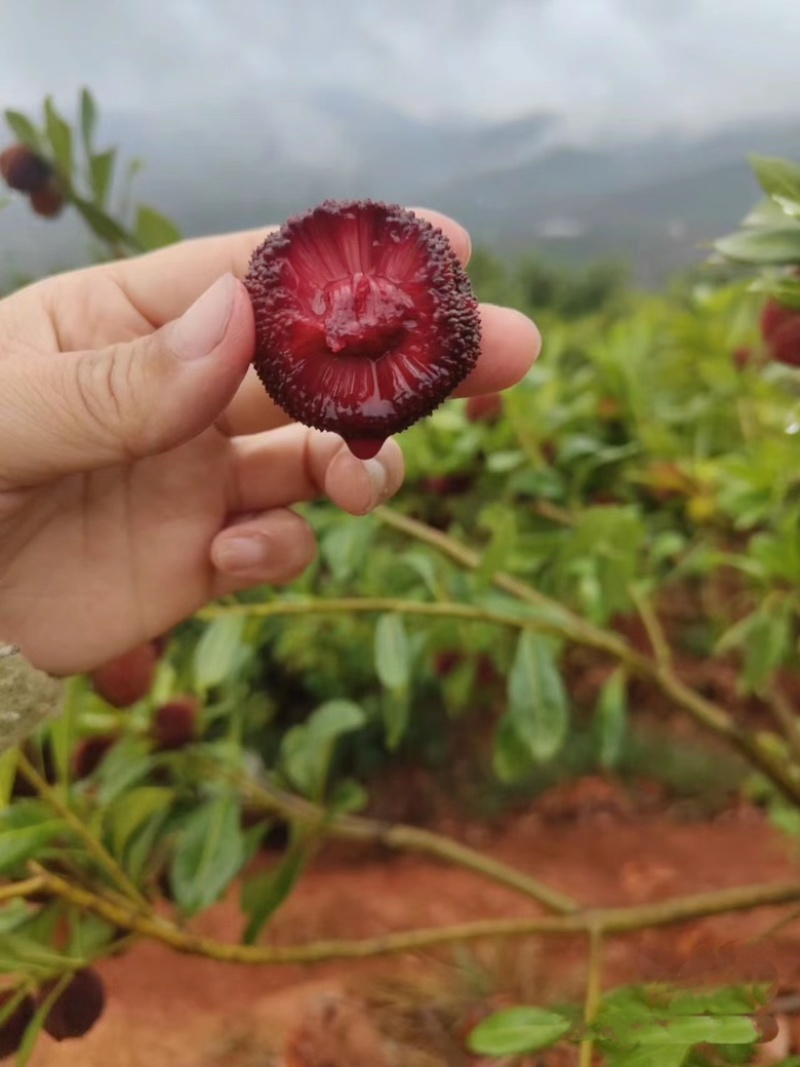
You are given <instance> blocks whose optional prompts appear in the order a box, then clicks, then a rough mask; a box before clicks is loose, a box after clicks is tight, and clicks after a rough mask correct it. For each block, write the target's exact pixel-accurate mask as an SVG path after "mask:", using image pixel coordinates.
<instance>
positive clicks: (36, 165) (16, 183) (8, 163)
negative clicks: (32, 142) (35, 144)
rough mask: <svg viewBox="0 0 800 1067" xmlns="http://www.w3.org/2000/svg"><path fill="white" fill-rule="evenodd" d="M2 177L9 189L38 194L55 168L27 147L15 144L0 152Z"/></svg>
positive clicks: (0, 172)
mask: <svg viewBox="0 0 800 1067" xmlns="http://www.w3.org/2000/svg"><path fill="white" fill-rule="evenodd" d="M0 175H2V177H3V180H4V181H5V183H6V185H7V186H8V187H9V189H15V190H16V191H17V192H19V193H38V192H40V191H41V190H42V189H44V188H45V186H46V185H47V183H48V182H49V181H50V178H51V177H52V175H53V168H52V167H51V166H50V164H49V163H48V162H47V160H46V159H42V157H41V156H37V154H36V153H35V152H34V151H33V150H32V149H30V148H28V146H27V145H24V144H14V145H11V147H10V148H6V149H5V150H4V151H3V152H0Z"/></svg>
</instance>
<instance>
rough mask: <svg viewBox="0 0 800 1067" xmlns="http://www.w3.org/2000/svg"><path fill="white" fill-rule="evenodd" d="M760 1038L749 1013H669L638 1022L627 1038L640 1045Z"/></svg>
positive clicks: (719, 1042)
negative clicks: (683, 1015) (662, 1016)
mask: <svg viewBox="0 0 800 1067" xmlns="http://www.w3.org/2000/svg"><path fill="white" fill-rule="evenodd" d="M757 1037H758V1033H757V1031H756V1028H755V1025H754V1023H753V1020H752V1019H751V1018H749V1017H748V1016H746V1015H687V1016H685V1017H681V1016H680V1015H669V1016H665V1017H664V1018H660V1019H659V1018H653V1019H650V1020H648V1021H646V1022H640V1023H636V1024H634V1025H633V1026H631V1027H630V1029H629V1030H628V1032H627V1034H626V1035H625V1037H624V1040H625V1041H626V1042H627V1043H629V1044H634V1043H635V1045H637V1046H641V1045H650V1046H652V1045H672V1044H675V1045H696V1044H699V1043H700V1042H701V1041H702V1042H708V1043H710V1044H715V1045H721V1044H730V1045H734V1044H752V1042H753V1041H755V1040H756V1039H757Z"/></svg>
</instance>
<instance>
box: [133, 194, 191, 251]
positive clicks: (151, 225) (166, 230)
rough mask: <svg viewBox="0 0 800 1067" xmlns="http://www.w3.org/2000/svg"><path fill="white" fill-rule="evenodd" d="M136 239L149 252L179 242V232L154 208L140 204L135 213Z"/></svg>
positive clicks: (172, 223) (173, 224)
mask: <svg viewBox="0 0 800 1067" xmlns="http://www.w3.org/2000/svg"><path fill="white" fill-rule="evenodd" d="M136 238H137V240H138V241H139V244H140V245H141V246H142V248H143V249H144V250H145V251H146V252H150V251H152V250H153V249H156V248H163V247H164V246H165V245H172V244H175V243H176V242H177V241H180V239H181V232H180V230H179V229H178V227H177V226H176V225H175V223H174V222H171V221H170V220H169V219H168V218H166V217H165V216H164V215H161V214H160V213H159V212H158V211H156V210H155V208H152V207H147V205H145V204H142V205H141V206H140V207H139V209H138V211H137V212H136Z"/></svg>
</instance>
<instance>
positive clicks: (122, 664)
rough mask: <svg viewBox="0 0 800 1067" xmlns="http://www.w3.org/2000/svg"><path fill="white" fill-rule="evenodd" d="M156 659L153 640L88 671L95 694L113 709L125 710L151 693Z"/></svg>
mask: <svg viewBox="0 0 800 1067" xmlns="http://www.w3.org/2000/svg"><path fill="white" fill-rule="evenodd" d="M157 661H158V656H157V654H156V650H155V647H154V646H153V643H152V641H148V642H147V643H146V644H143V645H138V646H137V647H136V648H133V649H131V651H130V652H126V653H125V654H124V655H122V656H117V658H116V659H112V660H109V662H108V663H104V664H103V666H102V667H98V668H97V670H94V671H91V672H90V674H89V677H90V679H91V681H92V685H93V687H94V691H95V692H96V693H97V694H98V696H101V697H102V698H103V700H105V701H106V702H107V703H108V704H112V705H113V706H114V707H115V708H127V707H130V705H131V704H135V703H136V702H137V701H139V700H142V699H143V698H144V697H146V696H147V694H148V693H149V692H150V688H151V686H152V684H153V678H154V675H155V670H156V663H157Z"/></svg>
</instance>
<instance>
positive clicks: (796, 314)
mask: <svg viewBox="0 0 800 1067" xmlns="http://www.w3.org/2000/svg"><path fill="white" fill-rule="evenodd" d="M761 336H762V337H763V338H764V343H765V344H766V346H767V349H768V350H769V353H770V355H771V356H772V358H773V359H774V360H775V362H776V363H785V364H787V365H788V366H790V367H800V309H798V308H790V307H786V305H784V304H779V303H778V301H777V300H775V299H773V298H770V299H769V300H768V301H767V302H766V304H765V305H764V309H763V311H762V312H761Z"/></svg>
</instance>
